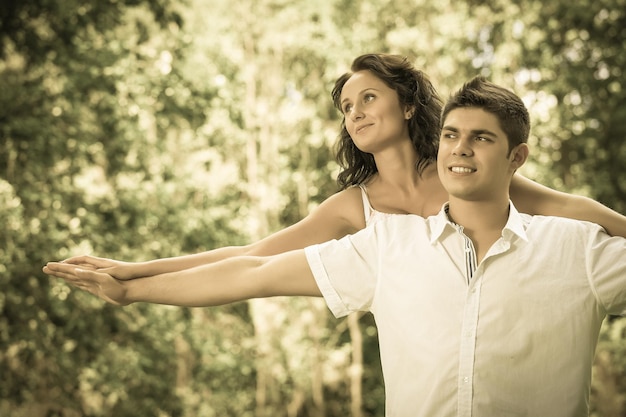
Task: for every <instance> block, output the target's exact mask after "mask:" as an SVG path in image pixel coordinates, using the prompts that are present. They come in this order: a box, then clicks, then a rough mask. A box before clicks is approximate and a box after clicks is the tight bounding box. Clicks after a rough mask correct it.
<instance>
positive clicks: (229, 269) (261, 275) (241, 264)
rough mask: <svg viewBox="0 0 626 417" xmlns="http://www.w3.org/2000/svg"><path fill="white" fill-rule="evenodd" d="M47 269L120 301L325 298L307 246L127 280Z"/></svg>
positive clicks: (58, 265) (193, 303)
mask: <svg viewBox="0 0 626 417" xmlns="http://www.w3.org/2000/svg"><path fill="white" fill-rule="evenodd" d="M43 271H44V272H45V273H46V274H48V275H53V276H56V277H59V278H62V279H64V280H65V281H66V282H67V283H68V284H70V285H72V286H75V287H77V288H80V289H82V290H84V291H88V292H90V293H92V294H94V295H96V296H97V297H99V298H101V299H103V300H105V301H107V302H109V303H112V304H117V305H127V304H131V303H135V302H148V303H156V304H168V305H175V306H184V307H206V306H216V305H222V304H229V303H233V302H237V301H243V300H248V299H251V298H264V297H273V296H299V295H300V296H318V297H319V296H321V293H320V291H319V288H318V286H317V284H316V282H315V279H314V278H313V274H312V273H311V270H310V268H309V265H308V263H307V260H306V256H305V254H304V250H295V251H291V252H286V253H283V254H280V255H275V256H270V257H250V256H242V257H236V258H231V259H226V260H224V261H220V262H216V263H213V264H208V265H203V266H198V267H195V268H191V269H186V270H182V271H178V272H172V273H167V274H161V275H156V276H153V277H151V278H149V279H142V278H140V279H134V280H129V281H119V280H116V279H115V278H113V277H111V276H110V275H108V274H106V273H102V272H96V271H93V270H83V269H81V268H80V266H77V265H73V264H67V263H62V262H50V263H48V264H47V265H46V266H45V267H44V269H43Z"/></svg>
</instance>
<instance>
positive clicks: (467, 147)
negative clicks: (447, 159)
mask: <svg viewBox="0 0 626 417" xmlns="http://www.w3.org/2000/svg"><path fill="white" fill-rule="evenodd" d="M473 153H474V151H473V150H472V146H471V141H470V139H469V138H464V137H462V138H459V140H458V141H457V142H456V144H455V145H454V148H453V149H452V154H453V155H457V156H470V155H472V154H473Z"/></svg>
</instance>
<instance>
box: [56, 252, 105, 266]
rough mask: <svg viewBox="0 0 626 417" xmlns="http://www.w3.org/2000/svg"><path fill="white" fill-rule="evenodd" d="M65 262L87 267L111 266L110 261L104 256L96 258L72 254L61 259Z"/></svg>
mask: <svg viewBox="0 0 626 417" xmlns="http://www.w3.org/2000/svg"><path fill="white" fill-rule="evenodd" d="M63 263H66V264H72V265H80V266H84V267H89V268H90V269H96V268H103V267H108V266H111V261H110V260H109V259H106V258H98V257H96V256H91V255H80V256H72V257H71V258H67V259H65V260H64V261H63Z"/></svg>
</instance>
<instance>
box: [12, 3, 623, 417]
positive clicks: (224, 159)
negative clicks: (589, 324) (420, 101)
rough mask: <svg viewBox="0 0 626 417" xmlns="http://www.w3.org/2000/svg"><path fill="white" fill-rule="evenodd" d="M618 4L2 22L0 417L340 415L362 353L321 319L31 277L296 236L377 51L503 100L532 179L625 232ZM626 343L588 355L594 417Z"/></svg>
mask: <svg viewBox="0 0 626 417" xmlns="http://www.w3.org/2000/svg"><path fill="white" fill-rule="evenodd" d="M625 6H626V4H625V3H624V0H601V1H594V2H591V1H583V2H579V3H576V4H572V2H565V1H564V0H558V1H553V2H550V3H545V2H539V1H534V0H529V1H524V2H520V1H516V0H489V1H480V2H479V1H473V0H472V1H470V0H468V1H466V2H455V3H452V2H449V1H441V2H432V1H426V0H419V1H406V0H403V1H394V2H391V1H387V0H379V1H373V2H358V1H352V0H333V1H304V0H262V1H253V0H243V1H238V2H232V1H227V0H217V1H211V2H206V1H200V0H197V1H193V0H189V2H188V3H184V2H183V3H181V2H172V1H169V0H116V1H113V0H107V1H88V2H78V1H69V2H68V1H54V0H24V1H20V2H17V1H10V2H4V3H3V4H2V5H0V35H1V36H0V85H1V86H2V88H0V290H1V291H0V311H1V312H2V315H0V374H1V375H2V378H3V383H2V384H0V415H12V416H18V417H19V416H29V417H30V416H46V415H48V416H52V415H54V416H72V417H73V416H110V415H116V416H136V415H146V416H152V415H154V416H157V415H159V416H220V417H221V416H229V415H232V416H252V415H255V416H263V415H271V416H281V415H285V416H287V415H301V416H304V415H307V416H322V415H349V414H350V412H351V409H350V405H351V403H352V401H353V399H351V398H350V389H351V388H352V387H351V386H350V384H351V379H350V377H351V375H352V372H353V370H354V366H353V364H352V361H353V359H354V358H353V357H352V354H353V352H354V347H355V346H354V343H355V342H354V340H353V339H352V338H351V337H350V331H349V329H348V327H349V325H348V324H347V323H346V322H345V321H337V320H334V319H332V318H330V316H329V314H328V312H327V311H326V308H325V307H324V305H323V303H318V302H310V300H265V301H262V302H259V303H251V304H245V303H242V304H238V305H234V306H230V307H224V308H217V309H211V310H202V309H174V308H168V307H163V306H149V305H134V306H130V307H126V308H123V309H121V308H116V307H111V306H107V305H104V304H103V303H102V302H100V301H97V300H96V299H94V298H93V297H90V296H87V295H86V294H81V293H79V292H77V291H71V290H70V289H69V288H68V287H67V286H66V285H65V284H63V283H61V282H59V281H56V280H49V279H48V278H47V277H45V276H44V275H43V274H42V273H41V271H40V268H41V266H42V264H43V263H44V262H45V261H47V260H51V259H62V258H65V257H68V256H70V255H74V254H79V253H90V252H91V253H94V254H97V255H102V256H107V257H113V258H118V259H126V260H142V259H150V258H154V257H164V256H175V255H179V254H182V253H189V252H196V251H201V250H205V249H210V248H214V247H220V246H225V245H238V244H245V243H247V242H250V241H252V240H254V239H258V238H260V237H262V236H264V235H266V234H268V233H270V232H272V231H274V230H277V229H280V228H282V227H285V226H286V225H289V224H292V223H294V222H295V221H297V220H299V219H300V218H302V217H303V216H304V215H306V214H307V213H308V212H309V211H310V210H311V208H312V207H314V206H315V205H316V204H318V203H319V202H320V201H321V200H323V199H324V198H326V197H327V196H329V195H330V194H331V193H333V192H334V191H335V190H336V185H335V183H334V176H335V174H336V166H335V164H334V162H333V160H332V144H333V143H334V140H335V138H336V135H337V134H338V124H339V115H338V114H337V113H336V111H335V109H334V108H333V107H332V103H331V101H330V99H329V91H330V89H331V87H332V84H333V82H334V80H335V78H336V77H337V76H338V75H340V74H341V73H343V72H345V71H346V70H347V69H348V65H349V63H350V61H351V60H352V59H353V58H354V57H355V56H356V55H358V54H361V53H364V52H372V51H377V52H393V53H399V54H403V55H405V56H407V57H408V58H409V59H411V60H412V61H413V62H415V63H416V64H417V65H418V66H420V67H422V68H423V69H424V70H425V71H426V72H427V73H428V74H430V76H431V78H432V80H433V82H434V83H435V85H437V86H438V87H439V89H440V91H441V93H442V96H444V97H445V96H446V94H447V93H448V92H449V91H451V90H452V89H454V88H457V87H458V85H460V83H461V82H463V81H464V80H465V79H467V78H468V77H471V76H473V75H475V74H476V73H482V74H485V75H488V76H490V77H492V78H493V79H494V80H495V81H498V82H503V83H505V84H507V85H511V86H513V87H514V88H515V89H516V91H518V92H520V93H522V94H523V95H524V97H525V99H526V100H527V101H528V103H529V105H530V106H531V110H532V114H533V120H534V128H533V138H532V144H533V145H535V149H533V155H534V156H533V162H532V163H531V164H529V166H528V168H527V175H529V176H530V177H532V178H535V179H538V180H539V181H540V182H542V183H545V184H547V185H551V186H553V187H555V188H561V189H563V190H566V191H576V192H578V193H581V194H587V195H590V196H592V197H594V198H596V199H598V200H600V201H602V202H604V203H605V204H607V205H609V206H612V207H614V208H616V209H618V210H619V211H621V212H624V210H625V209H626V207H625V204H626V203H625V202H626V198H625V193H626V179H625V177H624V175H626V172H625V171H624V170H623V169H622V166H623V162H622V161H623V160H624V159H625V158H626V148H625V145H624V141H623V140H621V138H622V137H624V134H625V133H626V132H625V131H624V129H625V128H624V123H623V120H624V119H625V118H626V114H625V112H626V89H625V88H624V85H623V68H624V67H625V66H626V62H624V59H626V58H624V54H623V53H622V51H623V49H624V46H625V42H626V32H625V29H624V28H625V27H626V21H625V19H626V17H625V12H624V11H625V10H626V7H625ZM252 10H253V11H254V13H251V11H252ZM512 16H513V17H512ZM616 138H617V139H616ZM317 301H319V300H317ZM624 325H625V324H624V320H623V319H614V320H611V321H610V322H609V323H607V324H606V325H605V327H604V328H603V332H602V335H601V342H600V345H599V347H598V360H597V361H596V362H597V363H596V366H595V368H594V387H593V397H592V401H593V403H592V405H593V408H594V413H595V414H594V415H595V416H598V417H611V416H619V415H623V414H624V410H626V405H625V402H626V401H625V400H624V392H626V387H625V386H624V384H623V381H625V380H626V378H624V375H626V362H625V361H626V351H624V343H623V341H624V338H625V337H626V336H625V335H624ZM360 328H361V332H362V337H363V342H362V348H363V357H364V359H363V360H364V363H365V364H366V367H365V369H364V370H363V377H362V384H363V392H364V394H363V404H362V413H361V414H362V415H363V416H366V415H382V414H383V408H384V392H383V385H382V377H381V375H380V363H379V358H378V349H377V338H376V337H377V335H376V331H375V326H374V324H373V321H372V319H371V317H369V316H364V317H362V318H361V320H360ZM354 417H358V416H356V415H355V416H354Z"/></svg>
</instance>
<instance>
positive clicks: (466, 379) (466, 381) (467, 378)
mask: <svg viewBox="0 0 626 417" xmlns="http://www.w3.org/2000/svg"><path fill="white" fill-rule="evenodd" d="M469 380H470V379H469V376H466V377H465V378H463V382H465V383H466V384H467V383H468V382H469Z"/></svg>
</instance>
